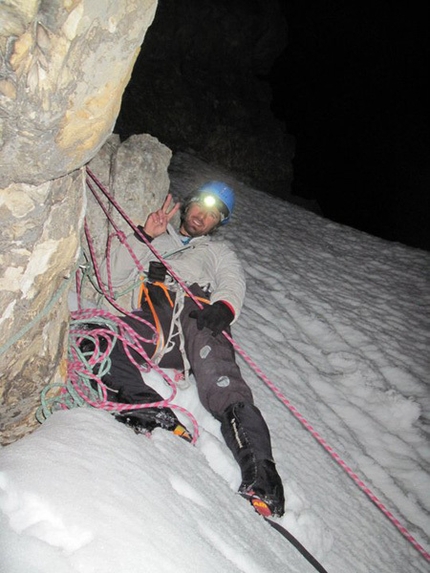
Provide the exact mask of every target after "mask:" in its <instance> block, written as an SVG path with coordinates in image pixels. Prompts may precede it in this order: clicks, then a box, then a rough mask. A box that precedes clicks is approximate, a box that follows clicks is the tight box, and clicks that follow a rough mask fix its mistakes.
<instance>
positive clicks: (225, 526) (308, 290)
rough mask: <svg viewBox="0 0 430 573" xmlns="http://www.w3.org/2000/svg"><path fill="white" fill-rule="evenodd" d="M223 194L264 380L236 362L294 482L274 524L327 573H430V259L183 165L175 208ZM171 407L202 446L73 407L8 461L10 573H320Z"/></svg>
mask: <svg viewBox="0 0 430 573" xmlns="http://www.w3.org/2000/svg"><path fill="white" fill-rule="evenodd" d="M213 178H217V179H220V178H224V179H227V180H228V181H229V182H230V183H234V186H235V188H236V192H237V208H236V213H235V216H234V218H233V222H232V224H230V225H228V226H226V227H225V228H223V229H222V231H221V233H222V235H224V236H226V237H227V238H228V239H230V240H231V241H232V242H233V243H234V244H235V247H236V249H237V252H238V254H239V255H240V257H241V259H242V260H243V263H244V266H245V269H246V272H247V276H248V293H247V299H246V304H245V307H244V310H243V314H242V316H241V318H240V320H239V321H238V322H237V323H236V324H235V325H234V327H233V337H234V340H235V341H236V343H237V344H238V345H239V347H240V348H241V349H243V351H244V352H245V354H246V355H248V356H249V357H251V358H252V360H253V361H254V362H255V363H256V365H257V371H256V370H254V369H253V368H251V366H250V365H249V363H248V362H247V361H246V360H244V359H243V357H242V356H239V357H238V361H239V363H240V364H241V367H242V370H243V373H244V374H245V376H246V378H247V380H248V381H249V384H250V386H251V387H252V389H253V392H254V396H255V402H256V404H257V405H258V406H259V407H260V409H261V410H262V412H263V414H264V416H265V418H266V420H267V422H268V424H269V427H270V429H271V434H272V441H273V447H274V453H275V457H276V461H277V466H278V470H279V472H280V474H281V476H282V478H283V481H284V486H285V493H286V513H285V516H284V517H283V518H281V519H280V520H279V522H280V523H281V524H282V525H284V526H285V527H286V528H287V529H289V531H290V532H291V533H292V534H294V535H295V536H296V537H297V538H298V539H299V540H300V541H301V543H302V544H304V545H305V546H306V547H307V549H308V550H309V551H310V552H311V553H313V555H314V556H315V557H316V558H317V559H318V560H319V561H320V562H321V564H322V565H323V566H324V567H325V568H326V570H327V572H328V573H417V572H418V573H424V572H428V571H429V570H430V561H429V559H430V556H429V555H428V553H427V557H426V552H430V539H429V538H430V519H429V513H430V475H429V467H430V464H429V462H430V447H429V430H430V425H429V424H430V388H429V375H430V352H429V350H430V253H428V252H424V251H420V250H417V249H412V248H408V247H405V246H402V245H400V244H395V243H389V242H386V241H383V240H380V239H377V238H374V237H371V236H369V235H366V234H364V233H361V232H359V231H355V230H353V229H351V228H348V227H344V226H341V225H338V224H335V223H333V222H330V221H328V220H326V219H323V218H320V217H319V216H317V215H315V214H313V213H311V212H308V211H305V210H304V209H302V208H300V207H297V206H294V205H291V204H289V203H286V202H283V201H281V200H279V199H277V198H274V197H270V196H268V195H266V194H264V193H261V192H259V191H257V190H255V189H252V188H249V187H247V186H246V185H244V184H243V183H241V182H238V181H235V180H234V178H233V176H231V175H229V174H227V175H226V174H225V173H220V172H219V171H218V170H216V169H215V168H212V167H210V166H208V165H206V164H204V163H201V162H199V161H196V160H195V159H193V158H192V157H189V156H187V155H178V156H176V157H175V158H174V160H173V163H172V171H171V181H172V190H173V192H174V194H175V195H176V196H180V195H181V194H184V193H186V192H187V191H188V190H189V189H190V188H195V186H196V185H198V184H199V183H201V182H203V181H206V180H208V179H213ZM261 373H262V374H263V375H261ZM151 380H152V382H153V384H154V385H157V387H159V388H161V387H163V388H165V390H166V391H167V387H165V386H164V384H165V383H164V382H163V380H162V379H160V378H159V376H158V375H156V374H151ZM273 386H274V387H275V390H277V392H276V393H277V394H278V396H276V395H275V393H274V392H273ZM166 395H167V394H166ZM175 402H176V403H178V404H180V405H181V406H183V407H185V408H186V409H188V410H189V411H190V412H192V413H193V415H194V416H195V417H196V419H197V421H198V423H199V432H200V437H199V439H198V440H197V442H196V444H195V446H191V445H189V444H187V443H186V442H184V441H183V440H181V439H179V438H177V437H175V436H173V435H172V434H170V433H168V432H165V431H163V430H156V431H154V433H153V435H152V437H151V438H150V439H148V438H147V437H145V436H142V435H135V434H134V433H133V432H132V431H131V430H130V429H128V428H127V427H125V426H123V425H122V424H119V423H117V422H116V421H115V420H114V419H113V417H112V416H111V415H110V414H109V413H107V412H105V411H100V410H95V409H91V408H77V409H72V410H68V411H61V412H56V413H55V414H53V415H52V416H50V417H49V418H48V419H47V420H46V421H45V422H44V423H43V424H42V425H41V426H40V428H39V429H38V430H37V431H36V432H34V433H33V434H32V435H29V436H27V437H25V438H23V439H21V440H20V441H18V442H16V443H15V444H12V445H10V446H7V447H4V448H2V449H1V450H0V510H1V514H0V571H1V573H118V572H120V571H121V572H122V571H127V572H134V573H146V572H149V573H173V572H175V573H194V572H195V573H206V572H210V573H218V572H219V573H230V572H231V573H237V572H243V573H274V572H283V571H285V572H289V573H310V572H311V571H315V569H314V568H313V567H312V565H310V564H309V563H308V562H307V561H306V560H305V559H304V558H303V557H302V556H301V555H300V553H298V551H297V550H296V549H295V548H294V547H293V546H292V545H290V544H289V543H288V542H287V541H286V540H285V539H284V538H282V537H281V536H280V535H279V534H278V533H277V532H276V531H274V530H273V529H271V528H270V527H269V525H268V524H267V523H265V521H264V520H263V519H262V518H261V517H260V516H258V515H257V514H256V513H255V512H254V511H253V510H252V508H251V507H250V506H249V505H248V504H247V502H245V501H244V500H243V499H242V498H241V497H240V496H238V495H237V494H236V493H235V492H236V489H237V487H238V485H239V482H240V474H239V470H238V467H237V466H236V464H235V462H234V461H233V458H232V456H231V454H230V452H229V450H228V449H227V448H226V446H225V445H224V443H223V440H222V438H221V434H220V429H219V423H218V422H216V421H215V420H214V419H213V418H212V417H210V416H209V415H208V414H207V413H206V412H205V411H204V410H203V409H202V407H201V406H200V405H199V402H198V399H197V396H196V393H195V388H194V386H193V385H191V386H189V387H188V388H185V389H180V390H179V391H178V396H177V398H176V399H175ZM295 409H297V411H298V415H295V413H294V412H295ZM299 418H301V419H302V421H303V423H302V422H301V421H300V420H299ZM308 424H311V425H312V427H313V429H314V433H315V432H316V433H317V435H318V436H320V437H321V438H322V440H324V441H325V442H326V443H327V444H328V447H329V448H333V450H334V452H335V453H336V454H337V455H338V456H340V458H341V460H342V461H343V462H344V463H345V464H347V466H348V468H349V469H350V470H351V471H352V472H355V473H356V474H357V480H360V479H361V480H363V482H364V484H365V485H364V486H363V487H367V488H369V490H370V494H371V495H373V496H376V499H377V501H379V502H380V503H381V504H383V508H385V510H386V511H387V512H389V517H387V516H386V515H385V514H384V512H383V511H381V509H379V508H378V507H376V505H375V504H374V503H372V501H371V500H370V498H369V496H368V495H367V494H366V493H365V492H364V491H363V489H362V488H360V487H359V486H358V485H357V483H356V481H354V479H351V477H350V475H349V474H348V473H347V472H346V471H345V470H344V469H343V468H342V467H341V465H340V464H339V463H338V462H337V461H336V460H335V459H334V456H333V455H331V454H330V453H329V452H328V451H327V449H326V448H324V447H323V446H322V445H321V444H320V443H319V441H318V440H317V439H315V437H314V436H313V435H312V433H311V432H310V431H309V430H308V429H307V428H306V426H307V425H308ZM188 425H189V424H188ZM395 520H398V521H399V523H398V524H397V526H396V525H395V524H394V523H393V521H395ZM396 523H397V522H396ZM403 528H404V530H403V533H401V532H400V529H403ZM414 543H416V544H418V546H419V547H415V546H414Z"/></svg>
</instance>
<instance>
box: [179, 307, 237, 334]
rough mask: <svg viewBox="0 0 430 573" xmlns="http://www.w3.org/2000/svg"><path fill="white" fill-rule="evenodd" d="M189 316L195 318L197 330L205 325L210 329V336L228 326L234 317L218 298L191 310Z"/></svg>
mask: <svg viewBox="0 0 430 573" xmlns="http://www.w3.org/2000/svg"><path fill="white" fill-rule="evenodd" d="M189 316H190V318H196V319H197V328H198V329H199V330H202V329H203V327H206V328H209V329H210V330H212V336H217V335H218V334H220V333H221V332H222V331H223V330H225V329H226V328H227V327H228V326H229V324H230V323H231V321H232V320H233V318H234V313H233V311H232V310H230V308H229V307H228V306H227V305H226V304H225V303H224V302H222V301H221V300H218V301H217V302H214V303H213V304H208V305H207V306H205V307H204V308H202V309H200V310H192V311H191V312H190V314H189Z"/></svg>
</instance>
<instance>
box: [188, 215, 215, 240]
mask: <svg viewBox="0 0 430 573" xmlns="http://www.w3.org/2000/svg"><path fill="white" fill-rule="evenodd" d="M217 227H218V224H216V223H215V224H214V225H212V226H210V227H208V226H207V225H205V224H204V223H202V222H201V220H200V219H199V218H198V217H189V216H188V215H186V216H185V218H184V219H183V220H182V225H181V229H180V230H181V232H182V233H183V234H185V235H188V236H189V237H191V238H195V237H202V236H203V235H210V234H211V233H213V232H214V231H215V229H216V228H217Z"/></svg>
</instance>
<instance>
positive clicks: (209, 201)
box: [202, 195, 219, 207]
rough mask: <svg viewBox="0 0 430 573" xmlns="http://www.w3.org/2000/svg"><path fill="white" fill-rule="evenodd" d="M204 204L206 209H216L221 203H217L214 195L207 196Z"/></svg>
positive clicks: (203, 200)
mask: <svg viewBox="0 0 430 573" xmlns="http://www.w3.org/2000/svg"><path fill="white" fill-rule="evenodd" d="M202 203H203V204H204V205H205V207H216V204H217V203H219V201H217V200H216V198H215V197H214V196H213V195H205V196H204V197H203V199H202Z"/></svg>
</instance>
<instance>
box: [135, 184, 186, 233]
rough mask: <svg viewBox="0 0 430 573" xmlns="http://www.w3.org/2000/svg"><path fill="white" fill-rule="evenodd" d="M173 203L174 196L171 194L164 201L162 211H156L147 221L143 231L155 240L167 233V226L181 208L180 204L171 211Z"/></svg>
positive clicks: (175, 205)
mask: <svg viewBox="0 0 430 573" xmlns="http://www.w3.org/2000/svg"><path fill="white" fill-rule="evenodd" d="M171 202H172V195H171V194H170V193H169V194H168V195H167V197H166V199H165V200H164V203H163V205H162V206H161V209H158V211H154V212H153V213H150V214H149V215H148V218H147V219H146V223H145V226H144V227H143V230H144V231H145V233H146V234H147V235H149V236H150V237H152V238H153V239H155V237H159V236H160V235H162V234H163V233H165V232H166V229H167V224H168V223H169V222H170V221H171V219H172V217H173V216H174V215H175V213H177V212H178V211H179V209H180V207H181V204H180V203H176V204H174V205H173V207H172V208H171V209H170V211H169V208H170V204H171Z"/></svg>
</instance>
